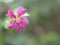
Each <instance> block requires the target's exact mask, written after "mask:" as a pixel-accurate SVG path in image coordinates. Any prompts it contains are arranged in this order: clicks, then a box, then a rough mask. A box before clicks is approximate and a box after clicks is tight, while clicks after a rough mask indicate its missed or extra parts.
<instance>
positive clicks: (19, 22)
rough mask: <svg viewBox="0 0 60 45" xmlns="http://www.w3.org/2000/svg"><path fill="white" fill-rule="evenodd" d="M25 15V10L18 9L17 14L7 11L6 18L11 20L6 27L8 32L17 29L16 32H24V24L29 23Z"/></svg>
mask: <svg viewBox="0 0 60 45" xmlns="http://www.w3.org/2000/svg"><path fill="white" fill-rule="evenodd" d="M25 14H26V8H22V7H21V8H18V10H17V13H14V12H13V10H11V9H9V10H8V17H9V18H12V19H13V22H12V23H11V24H9V25H8V30H10V29H13V28H15V29H17V31H18V32H20V31H21V29H24V30H26V28H25V24H29V21H28V19H27V18H26V17H24V15H25Z"/></svg>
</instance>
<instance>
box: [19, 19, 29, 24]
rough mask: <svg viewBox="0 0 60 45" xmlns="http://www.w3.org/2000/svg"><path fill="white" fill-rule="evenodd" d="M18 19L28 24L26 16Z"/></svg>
mask: <svg viewBox="0 0 60 45" xmlns="http://www.w3.org/2000/svg"><path fill="white" fill-rule="evenodd" d="M20 20H21V21H20V22H21V23H24V24H29V21H28V19H27V18H21V19H20Z"/></svg>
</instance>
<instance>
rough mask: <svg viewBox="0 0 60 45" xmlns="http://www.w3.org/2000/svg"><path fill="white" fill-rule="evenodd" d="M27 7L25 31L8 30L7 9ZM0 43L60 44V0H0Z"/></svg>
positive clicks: (2, 44) (17, 44)
mask: <svg viewBox="0 0 60 45" xmlns="http://www.w3.org/2000/svg"><path fill="white" fill-rule="evenodd" d="M21 6H23V7H25V8H27V12H28V13H29V14H30V16H29V17H28V20H29V22H30V24H29V25H26V31H25V30H22V31H21V32H17V31H16V30H15V29H12V30H10V31H8V29H7V25H8V23H9V22H8V17H7V16H6V14H7V11H8V9H13V10H15V9H16V8H18V7H21ZM0 45H60V0H0Z"/></svg>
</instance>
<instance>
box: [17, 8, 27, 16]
mask: <svg viewBox="0 0 60 45" xmlns="http://www.w3.org/2000/svg"><path fill="white" fill-rule="evenodd" d="M25 12H26V9H25V8H19V9H18V11H17V13H18V16H21V15H23V14H24V13H25Z"/></svg>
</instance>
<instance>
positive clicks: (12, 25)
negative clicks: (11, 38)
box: [8, 21, 16, 30]
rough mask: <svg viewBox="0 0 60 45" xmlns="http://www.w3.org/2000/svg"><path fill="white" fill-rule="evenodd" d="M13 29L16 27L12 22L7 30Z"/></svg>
mask: <svg viewBox="0 0 60 45" xmlns="http://www.w3.org/2000/svg"><path fill="white" fill-rule="evenodd" d="M15 27H16V22H15V21H14V22H12V23H11V24H10V25H9V26H8V30H10V29H13V28H15Z"/></svg>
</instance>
